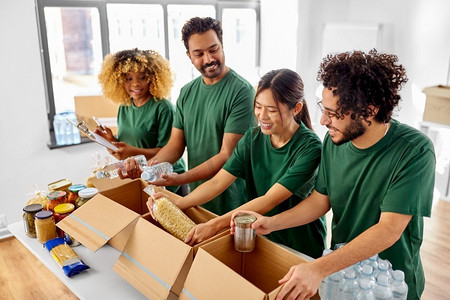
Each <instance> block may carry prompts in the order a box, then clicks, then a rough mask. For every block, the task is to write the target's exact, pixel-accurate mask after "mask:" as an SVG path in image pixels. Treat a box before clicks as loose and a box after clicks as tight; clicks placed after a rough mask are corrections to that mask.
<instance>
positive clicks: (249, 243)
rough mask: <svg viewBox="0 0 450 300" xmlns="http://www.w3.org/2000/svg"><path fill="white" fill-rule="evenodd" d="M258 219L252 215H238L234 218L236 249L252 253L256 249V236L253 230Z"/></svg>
mask: <svg viewBox="0 0 450 300" xmlns="http://www.w3.org/2000/svg"><path fill="white" fill-rule="evenodd" d="M255 221H256V217H255V216H254V215H251V214H238V215H236V216H235V217H234V224H235V226H234V249H236V250H237V251H239V252H250V251H253V249H255V241H256V234H255V230H254V229H253V228H252V224H253V222H255Z"/></svg>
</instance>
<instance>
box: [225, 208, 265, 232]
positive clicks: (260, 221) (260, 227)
mask: <svg viewBox="0 0 450 300" xmlns="http://www.w3.org/2000/svg"><path fill="white" fill-rule="evenodd" d="M237 214H251V215H254V216H255V217H256V221H255V222H253V224H252V228H253V229H254V230H255V233H256V234H260V235H266V234H269V233H271V232H272V231H273V230H272V229H271V225H272V224H271V223H272V222H271V221H272V220H271V218H270V217H264V216H263V215H260V214H258V213H256V212H254V211H248V210H238V211H235V212H234V213H233V215H232V216H231V221H230V228H231V230H230V233H231V234H232V235H233V234H234V226H235V224H234V217H236V215H237Z"/></svg>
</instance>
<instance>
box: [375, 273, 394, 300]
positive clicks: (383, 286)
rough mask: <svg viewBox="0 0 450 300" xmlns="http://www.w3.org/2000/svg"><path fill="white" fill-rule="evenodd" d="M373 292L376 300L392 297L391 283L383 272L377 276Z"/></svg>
mask: <svg viewBox="0 0 450 300" xmlns="http://www.w3.org/2000/svg"><path fill="white" fill-rule="evenodd" d="M373 294H374V296H375V299H377V300H385V299H392V297H393V295H392V290H391V285H390V283H389V278H388V277H387V276H386V275H385V274H380V276H378V277H377V284H376V285H375V288H374V290H373Z"/></svg>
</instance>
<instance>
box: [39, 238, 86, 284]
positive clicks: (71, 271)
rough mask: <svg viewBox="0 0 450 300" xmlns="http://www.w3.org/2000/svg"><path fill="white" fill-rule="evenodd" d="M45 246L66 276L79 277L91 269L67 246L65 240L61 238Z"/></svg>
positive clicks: (48, 242)
mask: <svg viewBox="0 0 450 300" xmlns="http://www.w3.org/2000/svg"><path fill="white" fill-rule="evenodd" d="M44 246H45V248H46V249H47V250H48V251H49V252H50V254H51V255H52V257H53V259H54V260H55V261H56V262H57V263H58V264H59V266H60V267H61V268H62V269H63V271H64V274H66V276H68V277H72V276H73V275H77V274H78V273H81V272H83V271H84V270H87V269H89V266H88V265H86V264H85V263H84V262H83V261H82V260H81V259H80V258H79V257H78V255H77V254H76V253H75V251H74V250H73V249H72V248H71V247H70V246H69V245H67V243H66V242H65V241H64V238H62V237H60V238H56V239H51V240H48V241H47V242H46V243H45V244H44Z"/></svg>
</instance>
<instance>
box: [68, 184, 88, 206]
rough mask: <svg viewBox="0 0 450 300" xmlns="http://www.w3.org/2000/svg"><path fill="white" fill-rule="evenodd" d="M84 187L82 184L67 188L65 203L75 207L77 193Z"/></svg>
mask: <svg viewBox="0 0 450 300" xmlns="http://www.w3.org/2000/svg"><path fill="white" fill-rule="evenodd" d="M85 188H86V186H85V185H84V184H72V185H71V186H69V192H68V193H67V203H72V204H73V205H75V203H76V202H77V200H78V199H79V198H80V197H79V196H78V192H79V191H81V190H83V189H85Z"/></svg>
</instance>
